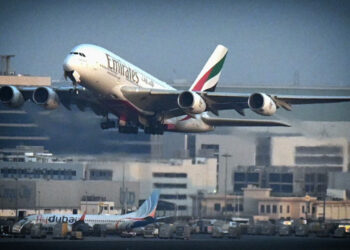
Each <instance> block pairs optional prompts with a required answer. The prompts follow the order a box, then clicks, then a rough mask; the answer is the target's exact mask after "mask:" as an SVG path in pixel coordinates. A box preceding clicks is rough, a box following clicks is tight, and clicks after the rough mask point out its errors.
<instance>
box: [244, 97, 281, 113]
mask: <svg viewBox="0 0 350 250" xmlns="http://www.w3.org/2000/svg"><path fill="white" fill-rule="evenodd" d="M248 106H249V108H250V109H251V110H252V111H254V112H255V113H257V114H259V115H266V116H271V115H273V114H274V113H276V110H277V107H276V103H275V102H274V101H273V100H272V99H271V97H269V96H268V95H266V94H264V93H254V94H252V95H251V96H250V97H249V99H248Z"/></svg>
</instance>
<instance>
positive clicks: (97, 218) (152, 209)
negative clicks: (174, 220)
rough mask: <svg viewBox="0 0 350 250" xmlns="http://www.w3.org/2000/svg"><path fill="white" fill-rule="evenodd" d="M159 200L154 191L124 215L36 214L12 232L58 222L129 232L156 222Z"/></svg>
mask: <svg viewBox="0 0 350 250" xmlns="http://www.w3.org/2000/svg"><path fill="white" fill-rule="evenodd" d="M158 199H159V190H154V191H153V192H152V194H151V195H150V197H149V198H148V199H147V200H145V202H144V203H142V205H141V206H140V207H139V209H138V210H136V211H135V212H132V213H128V214H124V215H106V214H104V215H92V214H85V213H84V214H65V215H62V214H38V215H30V216H27V217H25V218H24V219H22V220H20V221H18V222H17V223H15V224H14V225H13V227H12V232H13V233H17V234H20V233H21V231H22V229H23V227H25V226H27V225H29V224H37V223H41V224H43V226H44V227H53V226H54V225H55V224H56V223H58V222H61V223H63V222H67V223H68V224H69V225H73V224H74V223H77V222H85V223H86V224H88V225H89V226H91V227H93V226H94V225H96V224H99V225H106V228H107V230H119V231H123V230H131V229H133V228H136V227H143V226H146V225H147V224H150V223H153V222H155V221H156V209H157V204H158Z"/></svg>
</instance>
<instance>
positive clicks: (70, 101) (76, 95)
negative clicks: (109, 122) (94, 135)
mask: <svg viewBox="0 0 350 250" xmlns="http://www.w3.org/2000/svg"><path fill="white" fill-rule="evenodd" d="M17 88H18V90H19V91H20V92H21V93H22V95H23V98H24V100H29V99H32V96H33V92H34V91H35V90H36V89H37V87H17ZM49 88H51V89H53V90H54V91H55V92H56V93H57V95H58V98H59V102H60V103H61V104H62V105H63V106H64V107H65V108H67V109H68V110H71V107H72V106H73V105H74V106H76V107H78V109H79V110H80V111H85V110H86V109H87V108H90V109H91V110H92V111H93V112H94V113H95V114H97V115H106V114H107V113H108V112H111V111H109V110H108V109H107V108H106V106H105V105H102V103H101V101H100V100H99V98H98V97H97V96H96V95H94V94H93V93H92V92H91V91H89V90H87V89H85V88H83V87H77V88H76V89H73V88H72V87H49Z"/></svg>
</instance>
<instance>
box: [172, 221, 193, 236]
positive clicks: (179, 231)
mask: <svg viewBox="0 0 350 250" xmlns="http://www.w3.org/2000/svg"><path fill="white" fill-rule="evenodd" d="M175 238H176V239H184V240H189V239H190V238H191V227H190V226H189V225H187V224H182V225H181V224H180V225H177V226H176V228H175Z"/></svg>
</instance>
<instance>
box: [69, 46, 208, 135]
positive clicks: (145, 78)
mask: <svg viewBox="0 0 350 250" xmlns="http://www.w3.org/2000/svg"><path fill="white" fill-rule="evenodd" d="M63 68H64V70H65V71H74V72H75V73H74V75H75V80H76V83H78V84H80V85H81V86H83V87H85V88H87V89H90V90H91V91H94V92H95V93H97V94H99V95H105V96H107V97H109V98H114V99H115V100H118V101H126V102H127V100H126V98H125V97H124V95H123V93H122V92H121V88H122V87H124V86H133V87H139V88H147V89H162V90H175V89H174V88H173V87H171V86H170V85H168V84H166V83H165V82H163V81H161V80H159V79H157V78H155V77H153V76H152V75H150V74H148V73H146V72H145V71H143V70H141V69H140V68H138V67H136V66H134V65H133V64H131V63H129V62H127V61H125V60H124V59H122V58H120V57H119V56H117V55H115V54H114V53H112V52H110V51H108V50H106V49H104V48H101V47H98V46H95V45H88V44H83V45H78V46H77V47H75V48H74V49H73V50H72V52H71V53H70V54H69V55H68V56H67V57H66V59H65V61H64V64H63ZM128 105H130V106H133V108H134V109H135V110H136V111H137V112H138V113H140V114H146V115H147V112H146V111H145V110H142V109H140V108H139V107H136V106H134V105H132V103H130V102H128ZM164 124H167V125H168V131H175V132H205V131H210V130H213V127H212V126H209V125H208V124H206V123H204V122H203V121H202V119H201V115H196V116H194V117H188V116H180V117H175V118H172V119H168V120H165V121H164Z"/></svg>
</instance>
